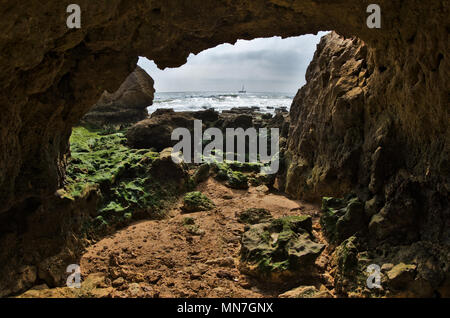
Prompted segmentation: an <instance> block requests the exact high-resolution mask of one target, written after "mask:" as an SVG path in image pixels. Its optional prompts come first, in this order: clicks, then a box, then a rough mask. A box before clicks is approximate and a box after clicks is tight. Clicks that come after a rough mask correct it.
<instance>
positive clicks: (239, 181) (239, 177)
mask: <svg viewBox="0 0 450 318" xmlns="http://www.w3.org/2000/svg"><path fill="white" fill-rule="evenodd" d="M226 184H227V186H228V187H230V188H232V189H241V190H245V189H248V187H249V186H248V177H247V176H246V175H245V174H243V173H242V172H239V171H233V170H230V171H228V179H227V183H226Z"/></svg>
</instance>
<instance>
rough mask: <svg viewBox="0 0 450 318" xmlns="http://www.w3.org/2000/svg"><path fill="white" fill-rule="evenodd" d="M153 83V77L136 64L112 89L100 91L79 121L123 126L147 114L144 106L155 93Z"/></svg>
mask: <svg viewBox="0 0 450 318" xmlns="http://www.w3.org/2000/svg"><path fill="white" fill-rule="evenodd" d="M153 84H154V82H153V79H152V78H151V77H150V76H149V75H148V74H147V73H146V72H145V71H144V70H143V69H142V68H140V67H139V66H137V67H136V69H135V70H134V72H133V73H131V74H130V75H129V76H128V77H127V79H126V80H125V82H123V84H122V85H121V86H120V87H119V89H118V90H117V91H116V92H114V93H109V92H107V91H105V92H104V93H103V95H102V96H101V97H100V99H99V101H98V102H97V103H96V104H95V105H94V106H92V108H91V110H90V111H89V112H88V113H87V114H86V115H85V116H84V117H83V118H82V119H81V123H83V124H90V125H92V126H96V127H118V128H123V127H127V126H130V125H133V124H135V123H137V122H139V121H141V120H143V119H145V118H147V117H148V112H147V107H149V106H151V105H152V104H153V97H154V93H155V89H154V88H153Z"/></svg>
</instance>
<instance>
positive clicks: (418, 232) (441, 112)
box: [284, 31, 450, 244]
mask: <svg viewBox="0 0 450 318" xmlns="http://www.w3.org/2000/svg"><path fill="white" fill-rule="evenodd" d="M422 32H423V31H421V32H419V33H418V34H416V35H415V36H414V37H412V38H410V39H408V41H407V43H404V45H403V47H399V48H398V50H399V51H404V54H403V55H400V54H399V52H395V53H396V54H395V55H392V56H389V52H390V49H388V50H387V54H386V55H385V56H383V59H384V61H383V63H382V64H380V62H378V61H377V60H376V56H377V51H376V49H373V48H371V47H370V46H368V45H367V44H366V43H364V42H363V41H361V40H359V39H358V38H355V37H353V38H351V37H350V38H344V37H340V36H339V35H338V34H336V33H331V34H329V35H327V36H325V37H323V38H322V40H321V42H320V44H319V45H318V48H317V51H316V53H315V56H314V59H313V61H312V62H311V64H310V66H309V68H308V71H307V74H306V78H307V84H306V85H305V86H304V87H302V88H301V89H300V90H299V92H298V94H297V96H296V97H295V99H294V102H293V104H292V107H291V114H290V115H291V131H290V135H289V140H288V142H289V145H288V150H287V159H288V168H287V171H286V175H285V180H284V190H285V191H286V192H287V193H288V194H290V195H291V196H292V197H295V198H301V199H306V200H310V201H320V200H321V198H322V197H324V196H338V197H342V196H345V195H347V194H349V193H352V192H356V193H357V194H358V195H359V196H360V198H362V199H363V200H364V201H367V202H368V203H367V209H366V210H367V213H368V214H369V215H368V219H369V221H370V224H369V229H370V231H371V234H372V237H373V238H374V239H376V240H377V241H378V242H379V241H383V240H386V239H393V240H394V241H396V242H397V243H408V242H413V241H417V240H432V241H438V242H445V243H446V244H448V243H450V223H449V222H450V210H449V204H448V197H449V193H448V192H449V185H450V184H449V180H450V179H449V176H450V174H449V169H448V167H449V164H448V158H449V138H448V137H449V129H448V122H449V114H448V105H449V103H448V92H449V90H448V83H447V81H446V78H448V65H446V62H445V58H443V57H442V56H444V53H442V52H445V51H446V50H447V43H444V42H443V43H442V46H440V45H433V46H427V45H425V44H424V43H423V42H426V43H430V44H431V43H438V38H437V37H436V38H434V35H433V34H432V33H429V32H428V31H425V32H427V33H426V34H424V33H422ZM428 37H430V38H428ZM431 38H434V40H432V39H431ZM427 63H429V64H428V65H426V64H427ZM425 65H426V66H425Z"/></svg>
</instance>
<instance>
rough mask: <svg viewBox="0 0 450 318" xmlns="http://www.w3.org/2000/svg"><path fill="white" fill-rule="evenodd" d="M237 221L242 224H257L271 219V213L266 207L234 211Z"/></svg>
mask: <svg viewBox="0 0 450 318" xmlns="http://www.w3.org/2000/svg"><path fill="white" fill-rule="evenodd" d="M236 216H237V218H238V221H239V222H240V223H244V224H258V223H264V222H268V221H270V220H271V219H272V214H271V213H270V212H269V211H267V210H266V209H255V208H251V209H247V210H245V211H242V212H239V213H236Z"/></svg>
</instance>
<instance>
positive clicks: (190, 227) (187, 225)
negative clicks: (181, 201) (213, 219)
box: [183, 217, 205, 236]
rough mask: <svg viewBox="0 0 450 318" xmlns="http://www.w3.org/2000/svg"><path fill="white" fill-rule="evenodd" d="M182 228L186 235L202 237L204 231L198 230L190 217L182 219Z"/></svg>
mask: <svg viewBox="0 0 450 318" xmlns="http://www.w3.org/2000/svg"><path fill="white" fill-rule="evenodd" d="M183 226H184V229H185V230H186V232H187V233H189V234H191V235H198V236H201V235H204V234H205V231H204V230H202V229H200V227H199V226H198V225H197V224H196V223H195V219H194V218H191V217H186V218H184V219H183Z"/></svg>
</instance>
